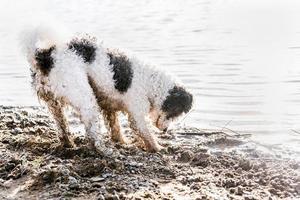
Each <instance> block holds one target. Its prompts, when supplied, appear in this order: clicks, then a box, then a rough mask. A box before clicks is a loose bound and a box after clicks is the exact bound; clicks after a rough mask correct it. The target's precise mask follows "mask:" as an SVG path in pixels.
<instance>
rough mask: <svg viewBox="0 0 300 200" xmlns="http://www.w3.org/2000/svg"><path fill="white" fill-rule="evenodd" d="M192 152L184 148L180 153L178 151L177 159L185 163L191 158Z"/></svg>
mask: <svg viewBox="0 0 300 200" xmlns="http://www.w3.org/2000/svg"><path fill="white" fill-rule="evenodd" d="M193 156H194V154H193V152H192V151H190V150H186V151H184V152H182V153H180V155H179V157H178V158H177V161H179V162H183V163H187V162H190V161H191V160H192V158H193Z"/></svg>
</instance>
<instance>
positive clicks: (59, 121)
mask: <svg viewBox="0 0 300 200" xmlns="http://www.w3.org/2000/svg"><path fill="white" fill-rule="evenodd" d="M41 98H42V99H43V100H44V101H45V102H46V103H47V105H48V109H49V111H50V112H51V114H52V116H53V118H54V120H55V123H56V125H57V128H58V131H59V133H60V136H59V139H60V141H61V145H62V146H63V147H67V148H71V147H73V146H74V144H73V142H72V140H71V139H70V131H69V128H68V122H67V120H66V118H65V116H64V111H63V106H64V105H63V103H62V101H59V100H58V99H56V98H55V97H54V94H53V93H51V92H47V93H44V94H43V95H41Z"/></svg>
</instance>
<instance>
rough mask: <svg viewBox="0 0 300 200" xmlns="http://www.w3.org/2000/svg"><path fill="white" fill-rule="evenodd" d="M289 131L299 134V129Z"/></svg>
mask: <svg viewBox="0 0 300 200" xmlns="http://www.w3.org/2000/svg"><path fill="white" fill-rule="evenodd" d="M291 131H293V132H294V133H297V134H300V132H299V131H296V130H294V129H291Z"/></svg>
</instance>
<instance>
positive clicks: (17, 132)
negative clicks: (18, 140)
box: [11, 128, 22, 135]
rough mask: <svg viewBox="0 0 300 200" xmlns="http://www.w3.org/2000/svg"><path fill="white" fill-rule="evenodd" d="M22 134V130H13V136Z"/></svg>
mask: <svg viewBox="0 0 300 200" xmlns="http://www.w3.org/2000/svg"><path fill="white" fill-rule="evenodd" d="M20 133H22V129H21V128H14V129H13V130H11V134H13V135H18V134H20Z"/></svg>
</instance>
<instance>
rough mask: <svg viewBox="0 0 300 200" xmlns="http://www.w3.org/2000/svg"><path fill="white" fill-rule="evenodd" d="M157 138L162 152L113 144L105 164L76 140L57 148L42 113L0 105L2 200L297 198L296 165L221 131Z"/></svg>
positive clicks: (299, 176) (182, 131)
mask: <svg viewBox="0 0 300 200" xmlns="http://www.w3.org/2000/svg"><path fill="white" fill-rule="evenodd" d="M127 134H128V135H130V131H129V130H128V131H127ZM158 137H159V140H160V143H161V144H162V145H163V146H165V151H163V152H160V153H148V152H145V151H143V150H142V149H140V148H138V147H136V145H134V144H129V145H125V146H122V145H119V144H112V145H111V146H112V148H113V151H114V152H115V153H114V154H113V156H111V157H110V158H107V157H103V156H101V155H99V154H98V153H97V152H95V151H93V150H92V149H90V148H89V147H88V145H87V141H86V139H85V138H84V136H83V135H82V134H77V133H74V135H73V139H74V142H75V144H76V147H74V148H69V149H66V148H64V149H62V148H61V147H60V146H59V139H58V134H57V131H56V128H55V125H54V123H53V120H52V119H51V117H50V116H49V115H48V113H47V111H46V110H45V109H44V108H42V107H26V108H25V107H4V106H0V199H22V200H23V199H99V200H101V199H111V200H118V199H137V200H138V199H198V200H201V199H245V200H255V199H287V198H289V199H297V198H300V163H299V162H298V161H296V160H293V159H289V158H283V157H278V156H275V155H273V154H271V153H266V152H263V151H261V150H259V149H258V148H257V147H256V146H255V145H253V144H250V143H249V142H248V141H247V139H243V138H241V137H236V136H234V135H228V134H226V133H224V132H208V131H203V130H199V129H197V128H189V127H186V128H178V129H174V130H171V131H168V133H166V134H159V135H158ZM107 141H108V142H110V141H109V140H108V139H107Z"/></svg>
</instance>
